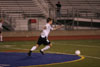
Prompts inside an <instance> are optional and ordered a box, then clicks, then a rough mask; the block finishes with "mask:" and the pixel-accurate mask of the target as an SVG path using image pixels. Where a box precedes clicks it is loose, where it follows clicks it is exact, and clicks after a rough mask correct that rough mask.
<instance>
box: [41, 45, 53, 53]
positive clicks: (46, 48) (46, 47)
mask: <svg viewBox="0 0 100 67" xmlns="http://www.w3.org/2000/svg"><path fill="white" fill-rule="evenodd" d="M51 46H52V44H50V45H47V46H45V47H44V48H42V49H41V50H40V53H41V54H42V55H44V51H45V50H48V49H50V48H51Z"/></svg>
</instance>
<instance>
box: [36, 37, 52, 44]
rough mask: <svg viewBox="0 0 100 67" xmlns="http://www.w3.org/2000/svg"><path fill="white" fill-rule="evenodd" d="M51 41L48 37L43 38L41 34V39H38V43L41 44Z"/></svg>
mask: <svg viewBox="0 0 100 67" xmlns="http://www.w3.org/2000/svg"><path fill="white" fill-rule="evenodd" d="M50 43H51V42H50V41H49V40H48V39H47V38H46V37H44V38H42V37H41V36H40V37H39V39H38V41H37V44H38V45H41V44H43V45H50Z"/></svg>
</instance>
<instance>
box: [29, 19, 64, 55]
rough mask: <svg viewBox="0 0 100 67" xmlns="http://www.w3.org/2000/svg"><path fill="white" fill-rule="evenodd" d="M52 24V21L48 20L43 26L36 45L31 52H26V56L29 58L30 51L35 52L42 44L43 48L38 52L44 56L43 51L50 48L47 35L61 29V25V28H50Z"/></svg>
mask: <svg viewBox="0 0 100 67" xmlns="http://www.w3.org/2000/svg"><path fill="white" fill-rule="evenodd" d="M52 23H53V20H52V19H51V18H48V19H47V24H46V25H45V26H44V28H43V31H42V33H41V35H40V37H39V39H38V41H37V44H36V45H35V46H33V47H32V48H31V50H30V51H29V52H28V56H31V53H32V51H34V50H36V49H37V48H38V47H39V46H40V45H41V44H43V45H44V46H45V47H44V48H43V49H41V50H40V53H41V54H42V55H44V51H45V50H47V49H49V48H50V47H51V46H52V44H51V42H50V41H49V40H48V35H49V33H50V31H51V30H56V29H59V28H61V27H63V26H62V25H61V26H57V27H56V28H53V27H52V26H51V25H52Z"/></svg>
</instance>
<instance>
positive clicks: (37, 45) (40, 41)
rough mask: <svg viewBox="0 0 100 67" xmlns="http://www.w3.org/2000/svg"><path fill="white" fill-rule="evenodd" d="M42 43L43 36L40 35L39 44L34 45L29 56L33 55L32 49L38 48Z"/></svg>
mask: <svg viewBox="0 0 100 67" xmlns="http://www.w3.org/2000/svg"><path fill="white" fill-rule="evenodd" d="M41 44H42V38H41V37H39V39H38V41H37V44H36V45H35V46H33V47H32V48H31V50H30V51H29V52H28V56H31V53H32V51H34V50H36V49H37V48H38V47H39V46H40V45H41Z"/></svg>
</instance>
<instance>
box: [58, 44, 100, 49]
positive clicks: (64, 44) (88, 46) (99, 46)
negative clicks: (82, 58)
mask: <svg viewBox="0 0 100 67" xmlns="http://www.w3.org/2000/svg"><path fill="white" fill-rule="evenodd" d="M62 45H71V46H82V47H96V48H100V46H88V45H72V44H62ZM62 45H61V46H62ZM59 46H60V45H59Z"/></svg>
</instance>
